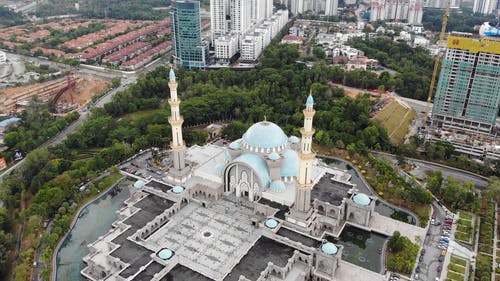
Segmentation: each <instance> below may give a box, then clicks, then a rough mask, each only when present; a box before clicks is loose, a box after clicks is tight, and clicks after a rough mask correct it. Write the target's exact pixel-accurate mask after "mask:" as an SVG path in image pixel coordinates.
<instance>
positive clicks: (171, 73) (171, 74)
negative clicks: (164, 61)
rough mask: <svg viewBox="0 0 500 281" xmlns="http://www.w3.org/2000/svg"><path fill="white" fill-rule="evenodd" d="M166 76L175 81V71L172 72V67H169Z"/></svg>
mask: <svg viewBox="0 0 500 281" xmlns="http://www.w3.org/2000/svg"><path fill="white" fill-rule="evenodd" d="M168 77H169V78H170V81H173V82H175V72H174V69H173V68H172V67H170V72H169V74H168Z"/></svg>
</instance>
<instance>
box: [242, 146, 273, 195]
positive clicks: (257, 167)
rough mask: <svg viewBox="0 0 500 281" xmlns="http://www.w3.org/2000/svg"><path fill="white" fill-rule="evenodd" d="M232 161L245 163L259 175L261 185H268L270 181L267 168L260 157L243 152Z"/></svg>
mask: <svg viewBox="0 0 500 281" xmlns="http://www.w3.org/2000/svg"><path fill="white" fill-rule="evenodd" d="M233 162H242V163H245V164H247V165H248V166H250V167H251V168H252V169H253V170H254V171H255V173H256V174H257V175H258V176H259V178H260V180H261V181H262V184H263V185H264V186H263V187H267V186H268V185H269V182H270V181H271V180H270V179H271V177H270V176H269V168H268V167H267V163H266V161H265V160H264V159H263V158H262V157H260V156H258V155H256V154H252V153H245V154H242V155H240V156H238V157H237V158H236V159H234V161H233Z"/></svg>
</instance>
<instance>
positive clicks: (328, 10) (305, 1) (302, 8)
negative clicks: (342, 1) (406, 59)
mask: <svg viewBox="0 0 500 281" xmlns="http://www.w3.org/2000/svg"><path fill="white" fill-rule="evenodd" d="M290 4H291V5H290V12H292V14H294V15H297V14H301V13H303V12H306V11H312V12H315V13H323V14H324V15H326V16H333V15H336V14H337V8H338V5H339V1H338V0H291V3H290Z"/></svg>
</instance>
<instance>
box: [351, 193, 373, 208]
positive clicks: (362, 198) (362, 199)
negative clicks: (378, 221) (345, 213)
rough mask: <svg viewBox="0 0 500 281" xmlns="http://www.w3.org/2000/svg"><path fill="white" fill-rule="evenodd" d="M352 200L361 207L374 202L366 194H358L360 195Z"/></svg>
mask: <svg viewBox="0 0 500 281" xmlns="http://www.w3.org/2000/svg"><path fill="white" fill-rule="evenodd" d="M352 200H353V201H354V203H356V204H359V205H363V206H366V205H369V204H370V202H371V201H372V200H371V199H370V197H368V196H367V195H366V194H364V193H358V194H356V195H354V197H353V198H352Z"/></svg>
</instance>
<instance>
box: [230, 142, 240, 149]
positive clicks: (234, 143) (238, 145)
mask: <svg viewBox="0 0 500 281" xmlns="http://www.w3.org/2000/svg"><path fill="white" fill-rule="evenodd" d="M240 147H241V146H240V143H239V142H235V141H233V142H232V143H231V144H229V148H231V149H240Z"/></svg>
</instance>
